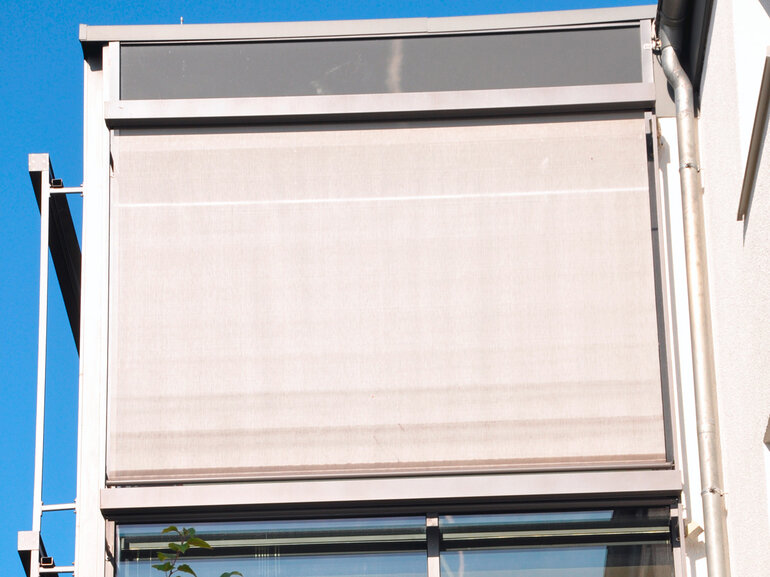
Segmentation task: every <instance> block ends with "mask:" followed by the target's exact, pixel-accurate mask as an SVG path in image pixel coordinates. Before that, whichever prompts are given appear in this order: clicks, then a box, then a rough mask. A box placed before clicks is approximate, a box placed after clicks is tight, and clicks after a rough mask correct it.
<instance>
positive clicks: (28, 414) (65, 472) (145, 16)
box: [0, 0, 651, 577]
mask: <svg viewBox="0 0 770 577" xmlns="http://www.w3.org/2000/svg"><path fill="white" fill-rule="evenodd" d="M649 3H651V2H650V1H644V0H642V1H639V0H552V1H545V0H543V1H540V2H538V1H536V0H508V1H505V0H474V1H471V0H456V1H441V0H421V1H420V2H406V1H404V0H391V1H389V2H385V1H377V0H302V1H298V0H287V1H284V2H281V1H273V2H264V1H261V0H260V1H255V2H237V3H236V2H226V1H225V2H221V1H220V2H212V3H204V2H196V1H180V0H132V1H115V0H100V1H99V2H94V1H91V0H81V1H80V2H68V1H66V0H64V1H57V2H54V1H50V0H40V1H38V2H30V1H29V0H6V2H5V3H4V4H3V7H2V8H0V28H1V29H2V35H0V102H1V103H2V111H3V115H2V122H0V143H2V144H0V146H2V148H3V150H2V154H0V194H1V195H2V196H1V197H0V198H2V204H0V243H2V250H0V341H2V346H0V390H1V391H2V397H1V398H2V403H0V412H1V414H0V427H2V434H0V455H2V457H3V466H2V467H0V475H1V476H2V478H1V479H0V488H1V490H2V498H0V575H4V576H7V577H21V576H22V575H23V574H24V573H23V569H22V567H21V563H20V562H19V559H18V556H17V554H16V532H17V531H19V530H28V529H30V528H31V526H32V478H33V465H34V463H33V460H34V442H35V441H34V431H35V394H36V393H35V387H36V374H37V373H36V363H37V318H38V317H37V309H38V307H37V299H38V273H39V264H38V251H39V235H40V217H39V213H38V210H37V206H36V204H35V200H34V196H33V194H32V188H31V186H30V181H29V177H28V175H27V155H28V154H29V153H32V152H48V153H50V154H51V158H52V162H53V165H54V170H55V172H56V176H57V177H60V178H63V179H64V184H65V185H66V186H77V185H79V184H80V183H81V181H82V122H83V97H82V81H83V64H82V52H81V50H80V44H79V42H78V25H79V24H80V23H85V24H92V25H97V24H99V25H106V24H172V23H178V22H179V18H180V17H184V22H185V23H186V24H194V23H204V22H259V21H281V20H286V21H288V20H335V19H359V18H399V17H416V16H459V15H467V14H498V13H506V12H526V11H536V10H564V9H574V8H588V7H605V6H617V5H633V4H649ZM73 204H74V205H75V206H73V211H74V212H75V214H76V215H79V212H80V211H79V204H80V201H79V200H78V199H75V202H74V203H73ZM50 286H51V298H50V312H49V333H48V334H49V346H48V355H49V369H48V396H47V406H48V411H47V420H46V463H45V469H44V494H43V497H44V501H45V502H48V503H55V502H71V501H72V500H73V499H74V497H75V451H76V420H77V375H78V361H77V354H76V351H75V347H74V344H73V341H72V336H71V334H70V332H69V327H68V325H67V321H66V314H65V312H64V306H63V304H62V300H61V296H60V295H59V293H58V284H57V281H56V276H55V274H54V273H53V269H51V283H50ZM49 515H51V514H46V516H45V517H44V522H43V535H44V538H45V541H46V544H47V545H48V548H49V552H52V553H53V555H54V556H55V558H56V561H57V564H68V563H71V562H72V560H73V559H72V551H73V548H74V544H73V541H74V518H73V515H72V514H71V513H69V512H64V513H56V514H55V515H53V516H49Z"/></svg>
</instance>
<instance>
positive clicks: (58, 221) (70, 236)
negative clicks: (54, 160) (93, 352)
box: [29, 155, 81, 353]
mask: <svg viewBox="0 0 770 577" xmlns="http://www.w3.org/2000/svg"><path fill="white" fill-rule="evenodd" d="M35 156H44V157H47V156H48V155H35ZM48 167H49V173H48V174H49V181H50V182H53V181H54V180H55V179H54V173H53V167H52V166H51V164H50V160H49V161H48ZM29 177H30V179H31V180H32V188H33V189H34V191H35V199H36V200H37V207H38V210H39V209H40V191H41V189H42V178H43V173H42V171H40V170H38V169H37V167H34V166H32V165H30V169H29ZM48 235H49V241H48V246H49V248H50V250H51V258H52V259H53V264H54V268H55V269H56V276H57V278H58V279H59V287H60V289H61V294H62V297H63V298H64V306H65V308H66V309H67V316H68V317H69V322H70V329H71V330H72V336H73V338H74V339H75V348H76V349H77V350H78V353H80V259H81V254H80V244H79V243H78V237H77V233H76V232H75V224H74V223H73V221H72V214H71V213H70V207H69V204H68V202H67V198H66V195H64V194H58V195H57V194H54V195H52V196H51V204H50V225H49V228H48Z"/></svg>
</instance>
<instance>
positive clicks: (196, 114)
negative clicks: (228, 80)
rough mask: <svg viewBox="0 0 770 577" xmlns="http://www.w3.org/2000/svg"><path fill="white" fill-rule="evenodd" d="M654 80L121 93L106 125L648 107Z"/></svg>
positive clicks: (106, 111) (109, 109)
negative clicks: (255, 94) (275, 93)
mask: <svg viewBox="0 0 770 577" xmlns="http://www.w3.org/2000/svg"><path fill="white" fill-rule="evenodd" d="M654 102H655V87H654V85H653V84H652V83H633V84H606V85H595V86H568V87H563V86H558V87H545V88H522V89H505V90H463V91H456V92H413V93H400V94H348V95H334V96H331V95H326V96H282V97H263V98H199V99H184V100H120V101H110V102H106V103H105V107H104V117H105V120H106V122H107V125H108V126H109V127H110V128H120V127H125V126H157V125H186V124H195V125H200V124H231V123H239V124H243V123H257V122H259V123H265V122H297V121H303V120H304V121H330V120H346V119H348V120H351V119H362V118H364V119H370V118H381V119H386V118H441V117H460V116H466V117H467V116H489V115H514V114H526V113H561V112H572V111H576V112H577V111H580V112H583V111H610V110H638V109H648V108H652V106H653V104H654Z"/></svg>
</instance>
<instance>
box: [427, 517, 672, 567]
mask: <svg viewBox="0 0 770 577" xmlns="http://www.w3.org/2000/svg"><path fill="white" fill-rule="evenodd" d="M668 523H669V513H668V510H667V509H666V508H658V509H646V508H645V509H641V508H624V509H608V510H598V511H571V512H546V513H518V514H504V515H458V516H452V515H448V516H443V517H441V518H440V520H439V526H440V527H441V537H442V552H441V571H442V573H441V575H442V577H501V576H503V575H505V576H507V577H525V576H526V577H535V576H537V577H541V576H548V577H562V576H564V577H566V576H569V577H671V576H672V575H673V559H672V554H671V543H670V529H669V524H668Z"/></svg>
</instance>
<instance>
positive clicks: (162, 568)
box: [152, 561, 174, 571]
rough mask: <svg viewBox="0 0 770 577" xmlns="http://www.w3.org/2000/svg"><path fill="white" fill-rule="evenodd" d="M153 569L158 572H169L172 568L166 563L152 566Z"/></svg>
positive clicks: (169, 563)
mask: <svg viewBox="0 0 770 577" xmlns="http://www.w3.org/2000/svg"><path fill="white" fill-rule="evenodd" d="M152 568H153V569H157V570H158V571H171V569H173V568H174V565H173V563H171V562H169V561H166V562H165V563H163V564H158V565H153V566H152Z"/></svg>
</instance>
